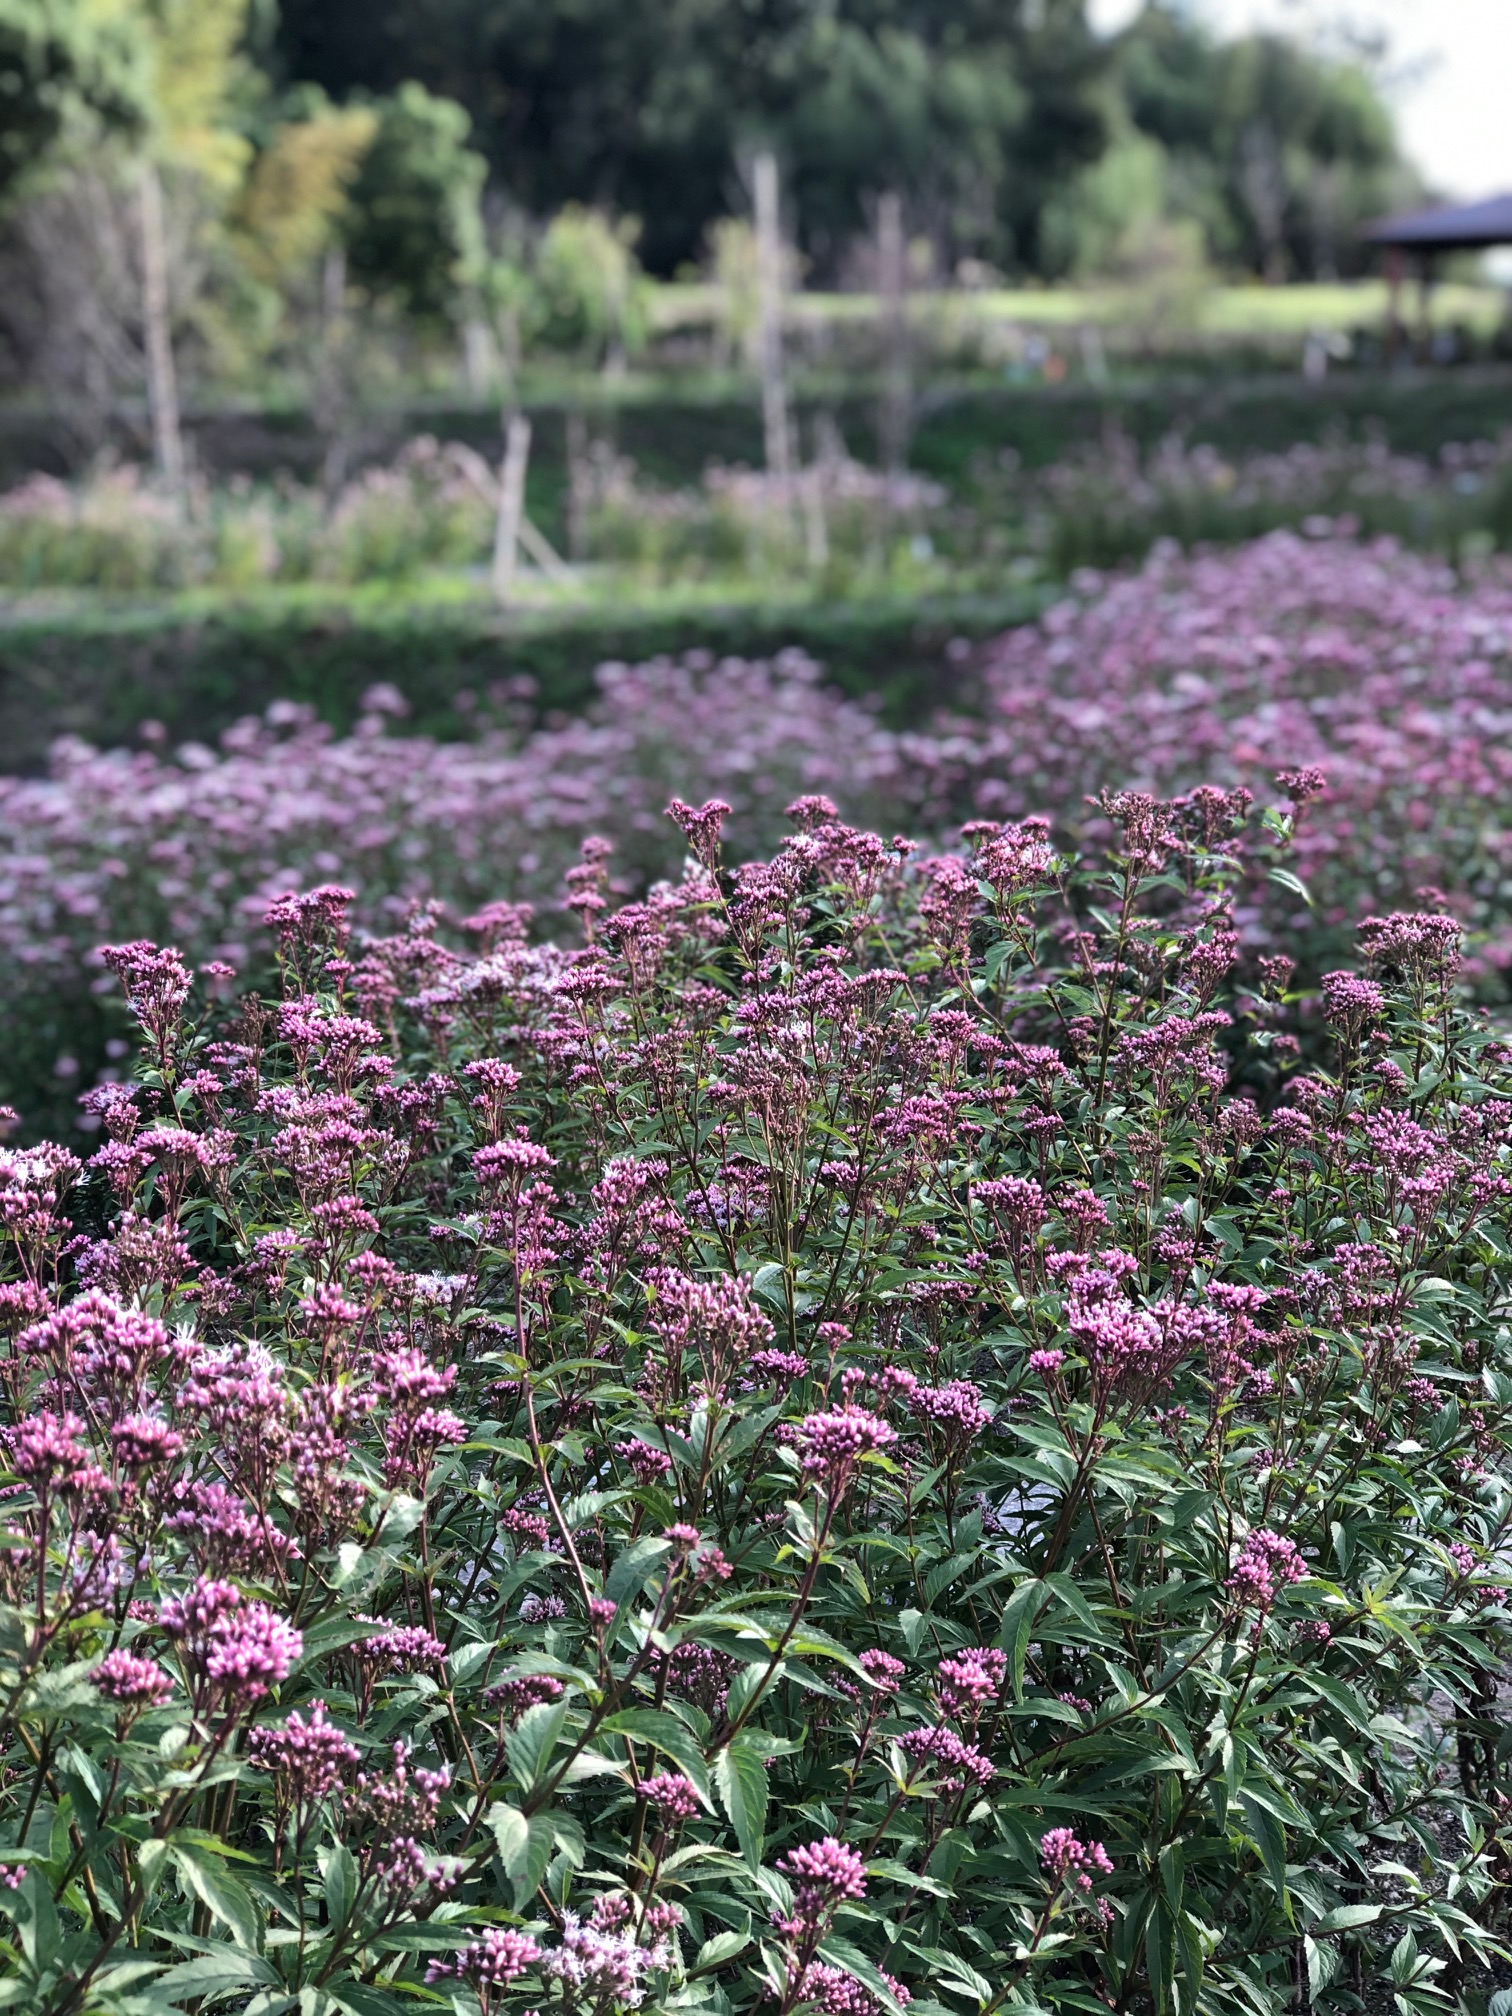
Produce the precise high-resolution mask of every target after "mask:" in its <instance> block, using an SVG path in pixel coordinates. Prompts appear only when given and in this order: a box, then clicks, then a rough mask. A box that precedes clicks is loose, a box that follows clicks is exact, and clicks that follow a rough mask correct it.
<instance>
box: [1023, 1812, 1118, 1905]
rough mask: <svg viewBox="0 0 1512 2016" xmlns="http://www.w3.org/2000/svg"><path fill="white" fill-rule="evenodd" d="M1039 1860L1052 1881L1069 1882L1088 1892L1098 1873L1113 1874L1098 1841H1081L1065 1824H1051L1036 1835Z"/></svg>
mask: <svg viewBox="0 0 1512 2016" xmlns="http://www.w3.org/2000/svg"><path fill="white" fill-rule="evenodd" d="M1040 1860H1041V1862H1043V1863H1044V1865H1045V1869H1046V1871H1047V1872H1048V1874H1049V1875H1050V1877H1051V1879H1052V1880H1053V1881H1054V1882H1056V1883H1070V1884H1071V1885H1072V1886H1073V1887H1074V1888H1076V1889H1078V1890H1080V1891H1083V1892H1088V1891H1090V1890H1091V1888H1092V1885H1093V1881H1094V1879H1095V1878H1096V1877H1098V1876H1111V1875H1112V1874H1113V1860H1112V1857H1111V1856H1110V1855H1109V1854H1108V1851H1107V1849H1106V1848H1104V1846H1103V1844H1102V1843H1101V1841H1083V1840H1081V1839H1080V1838H1079V1836H1078V1835H1077V1834H1076V1833H1075V1832H1074V1831H1073V1830H1072V1829H1071V1828H1069V1827H1052V1828H1051V1829H1050V1831H1049V1832H1048V1833H1047V1834H1042V1835H1041V1836H1040Z"/></svg>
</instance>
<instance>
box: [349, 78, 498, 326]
mask: <svg viewBox="0 0 1512 2016" xmlns="http://www.w3.org/2000/svg"><path fill="white" fill-rule="evenodd" d="M372 111H373V113H374V114H375V115H376V125H375V127H374V129H373V133H372V137H371V139H370V141H369V143H368V145H367V148H366V150H365V152H364V153H363V155H362V161H361V166H360V167H359V168H358V170H357V173H356V175H355V177H354V178H353V179H352V183H351V188H350V198H349V202H348V205H347V208H346V212H345V215H346V220H347V221H346V224H345V239H346V248H347V257H348V261H349V270H350V273H351V277H352V279H353V280H354V281H356V282H357V283H358V284H359V285H361V286H364V287H367V288H369V289H371V290H372V291H373V292H374V293H378V294H387V295H391V296H393V297H394V298H395V299H397V300H398V302H399V303H400V305H401V306H402V307H403V308H404V309H405V311H406V312H407V313H408V314H410V315H413V316H414V317H416V318H417V320H420V321H423V322H431V323H438V324H450V323H451V322H453V321H454V320H455V319H456V316H457V313H458V309H459V302H460V299H461V290H462V289H463V287H464V284H465V283H466V282H467V280H468V279H469V277H472V278H474V279H475V278H476V276H477V275H478V273H479V272H480V271H481V268H482V264H483V258H484V244H483V225H482V214H481V210H480V207H479V199H480V197H481V195H482V190H483V183H484V180H485V178H486V176H487V173H488V165H487V163H486V162H485V161H484V159H483V157H482V155H480V154H477V153H475V152H474V151H473V150H472V149H471V148H470V147H469V146H468V144H467V141H468V134H469V132H470V129H471V123H472V122H471V120H470V119H469V117H468V115H467V113H466V112H465V111H464V110H463V108H462V107H461V106H460V105H458V104H455V103H453V102H451V101H450V100H448V99H445V98H437V97H434V96H433V95H432V94H431V93H430V92H429V91H427V90H426V89H425V87H424V86H423V85H422V84H416V83H407V84H402V85H401V86H400V87H399V89H398V90H397V91H396V92H395V93H394V95H393V96H392V97H391V98H385V99H380V100H379V101H378V102H377V103H376V104H374V105H373V107H372Z"/></svg>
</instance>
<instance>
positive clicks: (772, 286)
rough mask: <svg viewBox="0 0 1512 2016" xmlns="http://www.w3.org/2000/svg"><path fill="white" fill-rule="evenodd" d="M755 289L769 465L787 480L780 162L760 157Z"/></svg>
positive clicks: (769, 156)
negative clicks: (779, 196)
mask: <svg viewBox="0 0 1512 2016" xmlns="http://www.w3.org/2000/svg"><path fill="white" fill-rule="evenodd" d="M755 185H756V187H755V197H756V284H757V291H758V296H759V300H760V311H761V424H762V432H763V434H764V436H765V442H766V466H767V469H768V471H769V473H770V474H771V475H773V476H780V477H783V478H786V477H787V475H788V474H789V473H790V471H791V468H792V447H791V443H790V441H789V438H788V407H787V389H786V387H785V385H784V383H783V374H782V222H781V213H780V209H779V202H778V189H777V158H776V156H775V155H774V154H772V153H770V152H763V153H761V154H758V155H757V156H756V162H755Z"/></svg>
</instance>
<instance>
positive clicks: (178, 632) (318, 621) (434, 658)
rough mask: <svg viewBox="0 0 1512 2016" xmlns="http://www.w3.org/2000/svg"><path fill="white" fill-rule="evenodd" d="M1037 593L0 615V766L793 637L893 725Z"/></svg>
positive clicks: (485, 693) (786, 642) (458, 730)
mask: <svg viewBox="0 0 1512 2016" xmlns="http://www.w3.org/2000/svg"><path fill="white" fill-rule="evenodd" d="M1045 595H1046V591H1045V590H1043V589H1037V588H1032V587H1021V588H1018V589H1016V590H1013V591H1011V592H1009V593H1007V594H1004V595H998V596H991V597H968V596H958V597H953V598H947V599H941V600H939V601H918V600H909V599H901V598H900V599H899V600H897V601H892V602H871V603H864V604H862V603H830V604H826V605H822V606H809V605H804V604H796V605H775V606H765V607H761V606H757V607H748V608H735V609H724V610H719V609H716V610H711V611H708V612H700V613H697V614H689V613H687V612H686V611H679V612H675V613H637V612H635V611H633V610H632V611H594V612H590V613H582V614H575V615H573V616H572V617H570V618H546V617H539V618H534V619H529V618H516V619H514V620H513V621H506V620H504V619H503V618H501V617H500V616H499V615H498V614H497V613H496V612H494V611H492V610H491V609H489V608H488V607H487V606H486V605H482V604H456V605H446V604H441V605H434V604H432V605H429V606H422V607H418V608H417V607H414V606H413V605H411V606H408V607H406V606H403V605H399V604H388V603H380V602H374V601H366V600H364V599H362V598H354V599H353V600H351V601H348V602H346V603H343V602H340V601H335V600H332V601H330V602H323V603H321V604H319V605H318V606H313V607H312V606H310V605H308V604H305V605H301V606H299V607H295V608H291V607H290V606H289V605H288V604H283V605H281V606H270V605H269V604H268V603H266V602H265V603H257V602H245V603H228V604H226V605H225V606H223V607H221V608H219V609H217V610H215V611H214V612H213V613H209V614H203V615H200V614H195V615H186V614H184V613H183V612H182V610H175V609H174V608H173V607H172V606H171V605H170V606H169V607H167V608H159V609H156V610H154V609H135V610H119V611H111V610H108V609H102V610H95V611H91V612H88V613H83V614H76V615H71V616H67V617H62V618H57V619H52V620H43V619H37V620H34V621H33V620H28V621H18V622H16V623H13V624H12V625H11V626H10V627H8V628H6V629H3V630H0V769H4V770H10V771H27V770H35V769H37V768H39V767H41V766H42V765H43V764H44V763H45V761H46V757H47V750H48V747H49V745H50V744H51V742H52V741H53V739H54V738H55V737H56V736H58V735H61V734H74V735H81V736H83V737H85V738H86V739H87V740H88V741H91V742H93V743H96V744H98V745H100V746H103V747H108V746H110V745H112V744H116V743H120V742H124V741H127V740H129V739H131V738H132V737H133V736H134V735H135V734H136V732H137V731H138V730H139V729H140V727H141V726H142V724H143V723H144V722H147V721H157V722H160V723H161V724H162V725H163V727H164V728H165V729H166V730H167V732H168V735H169V736H170V738H172V739H173V740H175V741H177V740H182V739H185V738H189V737H197V738H211V737H214V736H215V735H216V734H218V733H219V732H220V731H221V730H222V729H223V728H225V727H227V726H229V724H230V723H231V722H232V721H234V720H237V719H238V718H240V717H242V716H244V715H246V714H249V713H256V712H259V711H260V710H261V709H262V708H264V707H265V706H266V705H267V704H268V703H269V702H270V701H272V700H295V701H302V702H305V703H307V704H309V705H310V706H313V707H314V708H315V709H316V711H317V713H318V714H319V715H320V717H321V718H322V719H324V720H327V721H329V722H330V723H331V724H332V725H333V726H334V727H336V728H338V729H344V728H347V727H349V726H350V725H351V723H352V721H353V720H354V719H355V717H356V714H357V712H358V703H359V701H360V698H361V696H362V694H363V693H364V691H366V689H367V688H368V687H370V686H371V685H373V684H374V683H375V682H377V681H380V680H383V681H387V682H389V683H390V684H392V685H393V686H395V687H397V688H398V689H399V691H400V692H401V693H402V694H403V695H404V696H405V698H406V700H407V701H408V702H409V703H410V707H411V709H412V715H411V725H412V726H413V727H415V728H416V729H419V730H423V731H424V732H426V733H428V734H433V735H440V736H451V735H457V734H463V733H466V732H467V730H468V727H469V725H470V721H471V719H472V713H471V709H472V706H473V704H474V703H475V702H476V703H480V704H483V705H485V706H486V704H487V701H488V697H489V694H490V690H491V689H492V690H494V691H497V690H498V688H499V687H500V685H501V684H503V683H507V682H509V681H512V680H519V679H521V678H529V679H530V680H532V681H533V682H534V686H535V704H536V706H537V707H538V709H539V710H540V712H542V713H547V712H550V711H552V710H554V709H561V710H571V709H575V708H577V707H580V706H581V705H582V704H583V703H584V701H585V700H586V699H587V698H588V697H589V696H590V694H591V693H592V691H593V675H594V668H595V666H597V665H600V664H602V663H604V662H605V661H606V660H614V659H621V660H631V661H638V660H642V659H647V658H653V657H656V656H657V655H659V654H661V653H671V652H681V651H686V650H690V649H694V648H702V649H706V650H708V651H711V652H713V653H715V654H716V655H717V656H720V657H727V656H734V657H748V658H759V657H770V656H771V655H772V654H773V653H775V652H778V651H781V650H783V649H786V648H790V647H793V646H797V647H799V648H801V649H803V650H806V651H808V652H809V653H810V654H811V655H812V656H814V657H815V658H818V659H819V660H821V661H822V662H823V663H824V665H825V667H826V669H827V671H828V673H829V675H830V677H831V679H832V680H833V681H834V683H835V684H836V685H838V686H839V687H841V688H842V690H844V691H845V692H847V693H850V694H852V695H856V696H860V695H863V694H872V695H875V696H877V698H878V700H879V701H880V704H881V710H882V714H883V718H884V719H886V720H888V721H889V722H891V723H893V724H895V725H901V724H903V723H906V722H909V721H912V720H917V719H920V718H922V717H923V716H924V715H925V714H926V713H927V712H928V711H929V709H930V708H931V706H933V705H935V704H937V703H938V702H939V701H941V700H942V699H944V698H946V697H947V692H948V686H949V684H950V682H951V679H952V669H951V664H952V661H951V655H950V651H949V647H950V645H951V643H952V641H953V640H955V639H957V638H962V637H964V638H968V639H973V638H981V637H985V636H989V635H991V634H993V633H994V632H996V631H998V630H1001V629H1003V628H1005V627H1006V626H1008V625H1010V624H1013V623H1016V622H1022V621H1025V620H1027V619H1028V618H1029V617H1031V616H1032V615H1034V614H1035V613H1037V611H1038V610H1039V608H1040V607H1042V606H1043V603H1044V600H1045Z"/></svg>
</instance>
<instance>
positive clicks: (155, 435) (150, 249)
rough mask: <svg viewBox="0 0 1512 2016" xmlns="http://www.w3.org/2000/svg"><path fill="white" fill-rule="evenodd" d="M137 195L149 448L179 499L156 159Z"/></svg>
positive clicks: (179, 444) (174, 381) (178, 435)
mask: <svg viewBox="0 0 1512 2016" xmlns="http://www.w3.org/2000/svg"><path fill="white" fill-rule="evenodd" d="M137 196H138V216H139V222H140V225H141V237H142V338H143V347H144V349H145V350H146V353H147V405H148V409H149V411H150V413H151V416H152V454H153V460H154V461H155V462H156V463H157V470H158V475H159V476H160V477H161V478H162V480H163V487H164V489H165V490H167V492H168V494H169V496H170V497H172V498H174V499H175V501H178V502H181V501H182V499H183V495H184V437H183V434H182V432H181V430H180V427H179V402H178V378H177V375H176V374H175V372H174V368H173V323H172V310H171V306H170V303H169V297H168V246H167V240H166V236H165V234H164V230H163V185H162V182H161V180H160V179H159V177H158V171H157V164H156V163H155V162H152V161H144V162H143V163H142V168H141V174H140V177H139V179H138V184H137Z"/></svg>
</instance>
